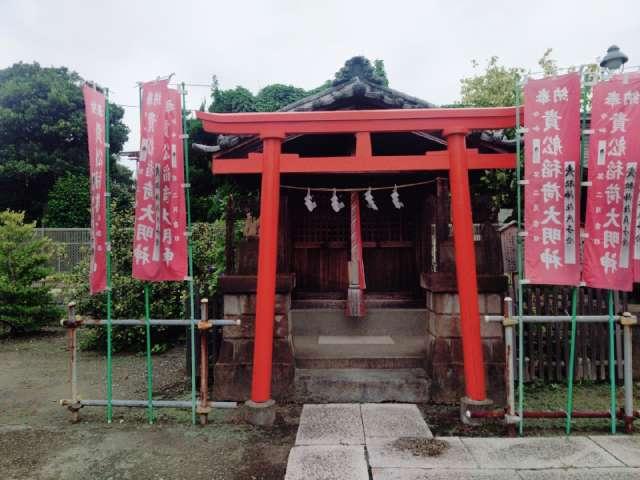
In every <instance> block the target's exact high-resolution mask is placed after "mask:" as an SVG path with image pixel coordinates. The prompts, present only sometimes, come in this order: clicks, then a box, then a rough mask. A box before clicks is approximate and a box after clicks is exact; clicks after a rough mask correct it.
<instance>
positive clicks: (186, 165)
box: [182, 82, 196, 425]
mask: <svg viewBox="0 0 640 480" xmlns="http://www.w3.org/2000/svg"><path fill="white" fill-rule="evenodd" d="M186 97H187V91H186V90H185V86H184V82H182V133H183V135H184V137H183V151H184V193H185V195H184V196H185V202H186V206H187V245H188V255H189V308H190V319H191V326H190V327H191V332H190V333H191V338H190V340H191V423H192V424H193V425H195V424H196V334H195V324H196V320H195V318H196V317H195V308H196V307H195V300H194V292H193V245H192V242H191V232H192V230H191V184H190V183H189V144H188V142H187V138H188V134H187V109H186V108H185V101H186Z"/></svg>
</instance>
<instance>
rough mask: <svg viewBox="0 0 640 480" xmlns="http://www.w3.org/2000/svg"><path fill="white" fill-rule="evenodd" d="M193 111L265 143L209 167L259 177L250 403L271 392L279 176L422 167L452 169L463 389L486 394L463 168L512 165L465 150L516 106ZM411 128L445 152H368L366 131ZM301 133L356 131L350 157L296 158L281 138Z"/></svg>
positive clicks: (503, 122)
mask: <svg viewBox="0 0 640 480" xmlns="http://www.w3.org/2000/svg"><path fill="white" fill-rule="evenodd" d="M197 116H198V118H199V119H200V120H202V124H203V127H204V129H205V130H206V131H207V132H213V133H221V134H233V135H257V136H259V137H260V138H261V139H262V141H263V149H262V153H261V154H260V153H250V154H249V155H248V158H244V159H224V160H216V161H215V162H214V163H213V167H212V169H213V173H214V174H242V173H254V174H261V175H262V181H261V193H260V240H259V247H258V281H257V300H256V328H255V346H254V357H253V378H252V389H251V400H252V401H253V402H255V403H258V404H260V403H264V402H267V401H269V400H270V397H271V369H272V351H273V324H274V308H275V287H276V260H277V242H278V209H279V203H280V174H281V173H379V172H405V171H426V170H449V183H450V190H451V212H452V223H453V231H454V246H455V257H456V277H457V282H458V293H459V298H460V319H461V327H462V328H461V331H462V349H463V360H464V375H465V389H466V395H467V397H468V398H469V399H471V400H476V401H482V400H485V399H486V389H485V375H484V360H483V352H482V341H481V336H480V313H479V310H478V287H477V276H476V258H475V248H474V241H473V222H472V216H471V197H470V193H469V175H468V173H469V170H473V169H477V170H484V169H496V168H515V166H516V158H515V155H514V154H511V153H499V154H480V153H478V151H477V150H474V149H467V148H466V143H465V138H466V135H467V133H469V132H470V131H471V130H492V129H502V128H513V127H515V125H516V111H515V107H506V108H443V109H436V108H429V109H407V110H345V111H330V112H275V113H234V114H229V113H205V112H197ZM411 131H431V132H434V131H435V132H442V134H443V136H444V137H445V138H446V139H447V143H448V147H447V150H446V151H438V152H427V153H426V154H424V155H402V156H395V155H394V156H378V155H376V156H374V155H373V154H372V151H371V133H377V132H411ZM304 133H306V134H313V133H315V134H317V133H353V134H355V136H356V152H355V155H353V156H347V157H317V158H308V157H305V158H300V157H299V156H298V155H295V154H282V153H281V145H282V140H283V139H284V138H285V136H286V135H290V134H304Z"/></svg>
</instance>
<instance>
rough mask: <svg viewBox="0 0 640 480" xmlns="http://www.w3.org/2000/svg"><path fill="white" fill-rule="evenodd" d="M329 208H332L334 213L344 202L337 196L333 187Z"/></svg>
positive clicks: (341, 207)
mask: <svg viewBox="0 0 640 480" xmlns="http://www.w3.org/2000/svg"><path fill="white" fill-rule="evenodd" d="M331 208H333V211H334V212H336V213H338V212H339V211H340V210H342V209H343V208H344V202H341V201H340V199H339V198H338V195H337V194H336V189H335V188H334V189H333V195H332V196H331Z"/></svg>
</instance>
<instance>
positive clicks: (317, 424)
mask: <svg viewBox="0 0 640 480" xmlns="http://www.w3.org/2000/svg"><path fill="white" fill-rule="evenodd" d="M363 444H364V430H363V428H362V418H361V415H360V405H358V404H346V403H345V404H340V403H335V404H324V405H310V404H307V405H305V406H304V407H302V415H301V416H300V426H299V427H298V434H297V436H296V445H363Z"/></svg>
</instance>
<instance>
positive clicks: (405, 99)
mask: <svg viewBox="0 0 640 480" xmlns="http://www.w3.org/2000/svg"><path fill="white" fill-rule="evenodd" d="M434 107H436V105H435V104H433V103H431V102H428V101H426V100H422V99H420V98H417V97H414V96H411V95H408V94H406V93H403V92H400V91H398V90H394V89H392V88H388V87H385V86H384V85H381V84H379V83H376V82H374V81H371V80H369V79H367V78H360V76H354V77H352V78H350V79H348V80H345V81H334V83H333V84H332V85H331V86H330V87H328V88H326V89H324V90H321V91H320V92H317V93H315V94H313V95H309V96H308V97H304V98H302V99H300V100H298V101H296V102H293V103H290V104H289V105H286V106H284V107H282V108H281V109H279V110H278V111H279V112H310V111H323V110H329V111H331V110H371V109H376V110H378V109H379V110H384V109H391V108H394V109H395V108H403V109H404V108H434ZM421 135H424V134H423V133H421ZM427 135H428V134H427ZM218 145H219V146H220V153H219V154H218V155H216V156H224V155H225V154H226V153H230V152H231V151H235V152H237V153H240V152H242V153H243V154H244V153H246V152H250V151H254V150H255V149H256V148H258V147H261V142H260V140H259V139H258V138H257V137H242V136H235V135H220V136H219V137H218Z"/></svg>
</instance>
